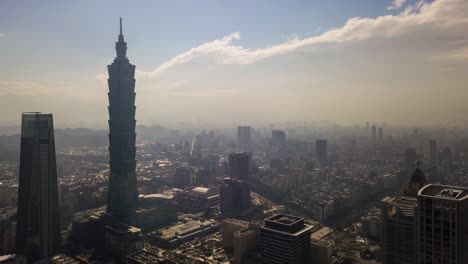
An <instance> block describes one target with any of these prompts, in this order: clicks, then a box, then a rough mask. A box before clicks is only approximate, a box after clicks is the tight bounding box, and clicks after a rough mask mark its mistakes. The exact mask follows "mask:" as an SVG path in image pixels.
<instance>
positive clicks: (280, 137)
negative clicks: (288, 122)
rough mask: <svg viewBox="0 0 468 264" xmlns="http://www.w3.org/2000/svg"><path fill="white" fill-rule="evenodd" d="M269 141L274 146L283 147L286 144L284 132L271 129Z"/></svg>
mask: <svg viewBox="0 0 468 264" xmlns="http://www.w3.org/2000/svg"><path fill="white" fill-rule="evenodd" d="M271 141H272V143H273V145H274V146H276V147H284V146H285V145H286V132H284V131H282V130H272V131H271Z"/></svg>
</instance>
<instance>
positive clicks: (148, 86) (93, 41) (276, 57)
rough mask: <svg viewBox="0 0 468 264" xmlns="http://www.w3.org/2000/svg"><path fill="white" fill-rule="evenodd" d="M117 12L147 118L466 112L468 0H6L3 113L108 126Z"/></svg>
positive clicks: (406, 116)
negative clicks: (45, 115) (44, 114)
mask: <svg viewBox="0 0 468 264" xmlns="http://www.w3.org/2000/svg"><path fill="white" fill-rule="evenodd" d="M120 16H121V17H123V21H124V35H125V39H126V41H127V43H128V47H129V48H128V52H127V55H128V57H129V59H130V61H131V62H132V63H133V64H135V65H136V66H137V71H138V72H137V76H136V78H137V86H136V92H137V120H138V123H139V124H160V123H162V124H167V123H168V122H172V123H175V122H182V121H184V122H193V123H198V122H200V123H215V122H217V123H223V124H232V123H247V124H248V123H252V122H255V121H275V120H281V121H284V120H333V121H336V122H340V123H358V122H359V123H364V122H365V121H370V122H377V123H384V122H385V123H394V124H415V125H462V126H465V125H466V124H468V1H467V0H436V1H419V0H416V1H414V0H413V1H410V0H406V1H405V0H395V1H390V0H346V1H343V0H327V1H323V0H321V1H315V0H307V1H282V0H278V1H275V0H264V1H215V0H213V1H195V0H193V1H114V0H112V1H111V0H106V1H104V0H101V1H19V0H3V1H0V98H1V99H0V113H2V114H1V115H0V125H2V124H5V125H15V124H18V125H19V122H20V116H21V112H22V111H42V112H52V113H53V114H54V119H55V123H56V126H58V127H64V126H81V125H84V126H88V127H101V128H103V127H106V124H107V119H108V113H107V105H108V101H107V89H108V88H107V83H106V78H107V72H106V65H108V64H110V63H111V62H112V60H113V58H114V57H115V50H114V45H115V44H114V42H115V41H116V40H117V34H118V18H119V17H120Z"/></svg>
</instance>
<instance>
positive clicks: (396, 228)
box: [381, 197, 418, 264]
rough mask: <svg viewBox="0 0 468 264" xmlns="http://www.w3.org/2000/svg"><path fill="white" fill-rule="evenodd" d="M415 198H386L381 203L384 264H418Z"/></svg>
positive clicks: (416, 204)
mask: <svg viewBox="0 0 468 264" xmlns="http://www.w3.org/2000/svg"><path fill="white" fill-rule="evenodd" d="M417 206H418V201H417V199H416V198H415V197H385V198H384V199H383V200H382V203H381V209H382V222H383V232H382V235H383V238H382V245H383V249H384V257H383V263H384V264H413V263H417V247H416V241H417V236H416V234H417V232H416V231H417V227H416V220H417V215H416V214H417Z"/></svg>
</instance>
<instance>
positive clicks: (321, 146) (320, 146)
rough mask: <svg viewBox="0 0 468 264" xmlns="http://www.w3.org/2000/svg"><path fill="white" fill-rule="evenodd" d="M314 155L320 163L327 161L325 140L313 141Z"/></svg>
mask: <svg viewBox="0 0 468 264" xmlns="http://www.w3.org/2000/svg"><path fill="white" fill-rule="evenodd" d="M315 153H316V155H317V159H318V160H319V161H321V162H324V161H327V156H328V141H327V140H325V139H318V140H316V141H315Z"/></svg>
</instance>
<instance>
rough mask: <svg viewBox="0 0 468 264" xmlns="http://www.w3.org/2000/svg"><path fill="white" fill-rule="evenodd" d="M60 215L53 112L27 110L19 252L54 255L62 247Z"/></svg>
mask: <svg viewBox="0 0 468 264" xmlns="http://www.w3.org/2000/svg"><path fill="white" fill-rule="evenodd" d="M59 219H60V218H59V205H58V187H57V165H56V159H55V140H54V125H53V120H52V115H51V114H40V113H24V114H23V117H22V125H21V154H20V175H19V190H18V224H17V227H16V228H17V229H16V253H17V254H18V255H23V256H25V257H26V258H27V259H28V261H29V262H33V261H37V260H42V259H45V258H48V257H51V256H53V255H54V254H55V253H56V252H57V250H58V249H59V247H60V223H59Z"/></svg>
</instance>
